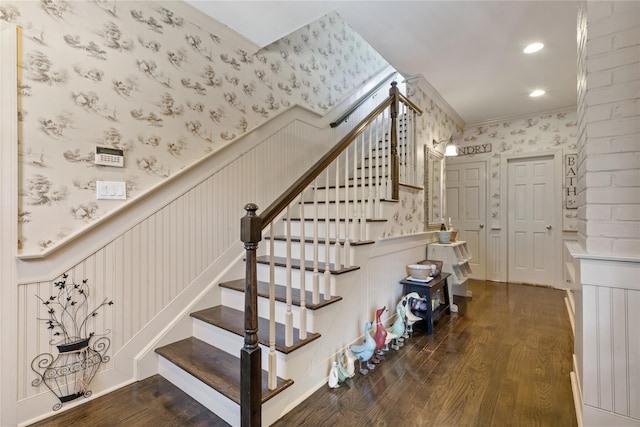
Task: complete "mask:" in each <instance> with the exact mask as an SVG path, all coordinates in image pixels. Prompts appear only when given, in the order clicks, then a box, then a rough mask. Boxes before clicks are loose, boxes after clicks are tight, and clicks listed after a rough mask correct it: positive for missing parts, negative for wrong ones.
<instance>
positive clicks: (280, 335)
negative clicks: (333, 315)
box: [191, 305, 320, 354]
mask: <svg viewBox="0 0 640 427" xmlns="http://www.w3.org/2000/svg"><path fill="white" fill-rule="evenodd" d="M191 317H193V318H195V319H198V320H201V321H203V322H206V323H209V324H210V325H214V326H217V327H219V328H222V329H224V330H225V331H229V332H231V333H233V334H236V335H239V336H244V312H242V311H239V310H235V309H233V308H229V307H225V306H223V305H217V306H215V307H210V308H206V309H204V310H200V311H196V312H193V313H191ZM284 338H285V328H284V325H283V324H281V323H276V350H277V351H279V352H281V353H284V354H289V353H291V352H292V351H294V350H296V349H298V348H300V347H302V346H303V345H306V344H309V343H310V342H311V341H314V340H316V339H318V338H320V334H318V333H310V332H309V333H307V338H306V339H304V340H301V339H300V338H299V331H298V329H296V328H293V345H292V346H290V347H287V346H286V345H285V342H284ZM258 342H259V343H260V344H262V345H265V346H267V347H268V346H269V320H268V319H263V318H261V317H259V318H258Z"/></svg>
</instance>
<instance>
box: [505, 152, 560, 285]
mask: <svg viewBox="0 0 640 427" xmlns="http://www.w3.org/2000/svg"><path fill="white" fill-rule="evenodd" d="M508 165H509V167H508V199H507V203H508V205H507V210H508V220H507V227H508V239H507V245H508V258H509V260H508V281H509V282H519V283H535V284H542V285H552V284H553V259H554V258H553V257H554V250H553V233H554V232H557V231H556V230H554V215H553V214H554V212H555V210H556V206H555V204H554V196H553V194H554V192H553V188H554V187H553V185H554V176H553V156H543V157H536V158H525V159H514V160H509V163H508Z"/></svg>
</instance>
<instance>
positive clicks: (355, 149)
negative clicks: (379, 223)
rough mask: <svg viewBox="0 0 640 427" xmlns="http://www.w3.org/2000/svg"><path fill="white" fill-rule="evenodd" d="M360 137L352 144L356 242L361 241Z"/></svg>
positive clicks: (353, 231) (353, 229)
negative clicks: (359, 195) (359, 212)
mask: <svg viewBox="0 0 640 427" xmlns="http://www.w3.org/2000/svg"><path fill="white" fill-rule="evenodd" d="M358 139H360V136H357V137H356V139H355V141H353V143H352V144H351V145H353V171H352V174H353V180H352V182H353V227H352V230H351V232H352V234H353V241H354V242H359V241H360V226H359V223H358V217H359V215H358V183H357V182H358Z"/></svg>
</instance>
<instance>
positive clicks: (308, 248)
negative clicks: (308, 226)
mask: <svg viewBox="0 0 640 427" xmlns="http://www.w3.org/2000/svg"><path fill="white" fill-rule="evenodd" d="M301 246H302V244H301V243H300V242H291V256H292V257H293V258H295V259H300V248H301ZM329 246H330V251H329V262H330V263H333V262H334V260H335V250H334V244H330V245H329ZM286 248H287V242H286V241H284V240H276V241H275V242H274V252H275V254H276V256H281V257H282V256H284V255H285V254H286V253H287V252H286ZM344 251H345V249H344V244H340V257H341V263H342V264H344V257H345V253H344ZM266 253H267V254H269V245H268V244H267V245H266ZM349 254H350V259H353V248H351V249H350V250H349ZM304 257H305V259H306V260H307V261H313V257H314V251H313V242H309V241H307V242H305V245H304ZM325 258H326V245H325V244H324V240H322V241H321V242H318V262H325Z"/></svg>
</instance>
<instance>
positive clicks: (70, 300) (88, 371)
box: [31, 274, 113, 411]
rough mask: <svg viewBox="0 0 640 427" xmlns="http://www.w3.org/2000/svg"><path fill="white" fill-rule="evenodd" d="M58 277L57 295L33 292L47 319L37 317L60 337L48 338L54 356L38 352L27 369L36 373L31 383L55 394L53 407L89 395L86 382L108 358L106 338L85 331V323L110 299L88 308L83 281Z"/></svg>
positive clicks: (109, 303)
mask: <svg viewBox="0 0 640 427" xmlns="http://www.w3.org/2000/svg"><path fill="white" fill-rule="evenodd" d="M62 277H63V280H61V281H59V282H56V283H55V284H54V285H55V287H56V288H57V289H58V292H57V295H52V296H50V297H49V298H48V299H43V298H41V297H39V296H37V298H38V299H39V300H40V301H41V302H42V304H43V305H44V306H46V307H47V313H48V315H49V318H48V319H40V320H43V321H45V322H46V324H47V325H48V327H47V329H50V330H52V331H53V332H52V333H53V336H56V337H60V339H59V340H58V339H54V340H52V341H51V345H55V346H56V347H57V348H58V356H57V357H54V355H53V354H51V353H48V352H47V353H41V354H39V355H37V356H36V357H35V358H34V359H33V360H32V361H31V369H33V371H34V372H35V373H36V374H37V375H38V378H36V379H35V380H33V381H32V382H31V385H33V386H34V387H39V386H40V385H42V384H43V383H44V385H45V386H46V387H47V388H48V389H49V390H50V391H51V392H52V393H53V394H54V395H55V396H56V397H57V398H58V400H59V402H58V403H56V404H55V405H53V410H54V411H57V410H58V409H60V408H62V405H63V404H64V403H65V402H70V401H72V400H75V399H77V398H79V397H82V396H84V397H89V396H91V390H89V383H91V380H92V379H93V377H94V376H95V375H96V373H97V372H98V369H99V368H100V365H101V364H102V363H106V362H108V361H109V356H107V351H108V350H109V347H110V346H111V340H109V338H107V337H105V336H100V337H99V338H97V337H96V335H95V333H94V332H89V330H88V324H89V323H90V321H91V320H92V319H93V318H95V317H96V316H97V315H98V310H99V309H100V308H102V307H104V306H110V305H112V304H113V301H108V300H107V299H105V300H104V301H103V302H102V303H101V304H99V305H98V306H97V307H96V308H94V309H93V310H89V308H88V298H89V287H88V285H87V281H86V280H83V281H82V283H81V284H76V283H70V284H67V283H66V280H67V275H66V274H64V275H63V276H62ZM107 333H108V332H107ZM56 341H58V342H56Z"/></svg>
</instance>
